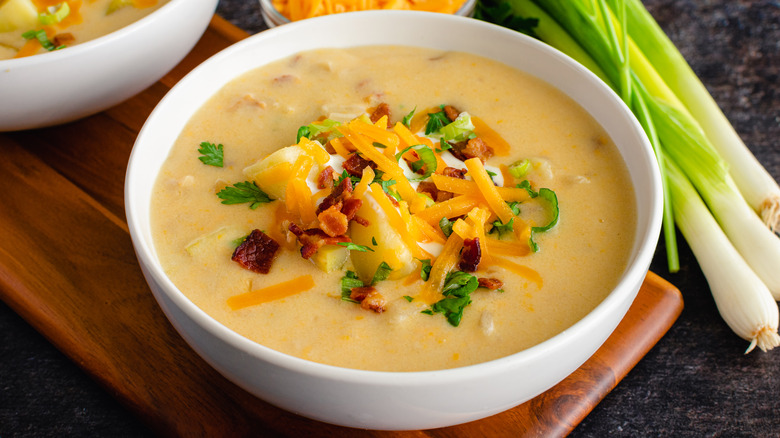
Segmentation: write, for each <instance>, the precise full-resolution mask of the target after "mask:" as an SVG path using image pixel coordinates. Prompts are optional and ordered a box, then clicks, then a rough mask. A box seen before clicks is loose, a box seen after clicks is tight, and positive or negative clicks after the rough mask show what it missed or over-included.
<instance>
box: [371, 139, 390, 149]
mask: <svg viewBox="0 0 780 438" xmlns="http://www.w3.org/2000/svg"><path fill="white" fill-rule="evenodd" d="M372 144H373V145H374V147H375V148H379V149H387V146H385V145H383V144H382V143H380V142H378V141H375V142H373V143H372Z"/></svg>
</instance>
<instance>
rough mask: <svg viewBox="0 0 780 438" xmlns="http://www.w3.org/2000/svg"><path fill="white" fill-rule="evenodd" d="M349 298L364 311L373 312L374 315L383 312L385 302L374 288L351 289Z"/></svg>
mask: <svg viewBox="0 0 780 438" xmlns="http://www.w3.org/2000/svg"><path fill="white" fill-rule="evenodd" d="M349 298H351V299H353V300H355V301H357V302H359V303H360V307H362V308H363V309H366V310H373V311H374V312H376V313H382V312H384V311H385V310H386V309H385V306H386V305H387V300H386V299H385V297H383V296H382V294H380V293H379V292H377V290H376V288H375V287H374V286H360V287H353V288H352V289H351V290H350V293H349Z"/></svg>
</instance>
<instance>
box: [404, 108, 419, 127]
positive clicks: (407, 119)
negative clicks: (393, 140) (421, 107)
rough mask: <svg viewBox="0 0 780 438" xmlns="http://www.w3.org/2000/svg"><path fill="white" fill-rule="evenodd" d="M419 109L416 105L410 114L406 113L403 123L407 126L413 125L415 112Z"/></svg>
mask: <svg viewBox="0 0 780 438" xmlns="http://www.w3.org/2000/svg"><path fill="white" fill-rule="evenodd" d="M415 111H417V107H416V106H415V107H414V109H413V110H412V111H410V112H409V114H407V115H405V116H404V118H403V119H401V124H403V125H404V126H406V127H407V128H409V127H411V124H412V118H413V117H414V112H415Z"/></svg>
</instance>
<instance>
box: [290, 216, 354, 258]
mask: <svg viewBox="0 0 780 438" xmlns="http://www.w3.org/2000/svg"><path fill="white" fill-rule="evenodd" d="M289 230H290V232H291V233H293V234H295V236H296V237H297V238H298V242H300V244H301V257H303V258H305V259H309V258H310V257H311V256H313V255H314V253H316V252H317V251H319V249H320V248H322V247H323V246H325V245H338V244H339V243H342V242H351V241H352V240H351V239H350V238H349V237H347V236H334V237H331V236H328V235H327V234H325V232H324V231H322V230H321V229H319V228H309V229H308V230H303V229H301V227H300V226H298V224H295V223H291V224H290V227H289Z"/></svg>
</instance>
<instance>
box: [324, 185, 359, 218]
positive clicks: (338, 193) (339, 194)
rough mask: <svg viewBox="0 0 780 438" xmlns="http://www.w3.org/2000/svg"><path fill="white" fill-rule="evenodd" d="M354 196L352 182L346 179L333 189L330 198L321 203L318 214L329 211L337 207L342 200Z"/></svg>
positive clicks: (327, 197)
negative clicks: (334, 206)
mask: <svg viewBox="0 0 780 438" xmlns="http://www.w3.org/2000/svg"><path fill="white" fill-rule="evenodd" d="M351 196H352V180H351V179H349V178H344V179H342V180H341V182H340V183H339V185H337V186H336V187H334V188H333V190H332V191H331V192H330V194H329V195H328V196H326V197H325V199H323V200H322V202H320V205H318V206H317V214H320V213H321V212H323V211H325V210H327V209H329V208H330V207H331V206H333V205H336V204H337V203H339V201H341V200H342V199H347V198H350V197H351Z"/></svg>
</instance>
